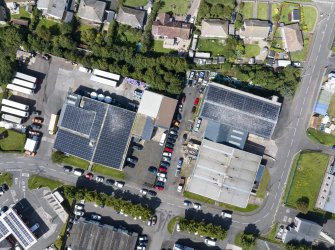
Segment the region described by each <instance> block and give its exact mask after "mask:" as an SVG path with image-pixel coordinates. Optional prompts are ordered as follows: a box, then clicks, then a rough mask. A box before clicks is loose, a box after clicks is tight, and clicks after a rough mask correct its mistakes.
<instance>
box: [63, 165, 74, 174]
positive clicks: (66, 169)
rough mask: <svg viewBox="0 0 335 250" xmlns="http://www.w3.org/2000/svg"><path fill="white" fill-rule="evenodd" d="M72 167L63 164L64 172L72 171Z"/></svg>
mask: <svg viewBox="0 0 335 250" xmlns="http://www.w3.org/2000/svg"><path fill="white" fill-rule="evenodd" d="M72 169H73V168H72V167H71V166H63V170H64V172H68V173H70V172H72Z"/></svg>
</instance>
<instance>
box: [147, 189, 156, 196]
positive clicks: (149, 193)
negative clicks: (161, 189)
mask: <svg viewBox="0 0 335 250" xmlns="http://www.w3.org/2000/svg"><path fill="white" fill-rule="evenodd" d="M148 195H149V196H152V197H155V196H156V195H157V193H156V192H155V191H153V190H148Z"/></svg>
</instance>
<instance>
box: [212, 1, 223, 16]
mask: <svg viewBox="0 0 335 250" xmlns="http://www.w3.org/2000/svg"><path fill="white" fill-rule="evenodd" d="M224 9H225V7H224V6H223V5H222V4H216V5H213V6H212V8H211V15H212V16H213V17H221V16H222V14H223V13H224Z"/></svg>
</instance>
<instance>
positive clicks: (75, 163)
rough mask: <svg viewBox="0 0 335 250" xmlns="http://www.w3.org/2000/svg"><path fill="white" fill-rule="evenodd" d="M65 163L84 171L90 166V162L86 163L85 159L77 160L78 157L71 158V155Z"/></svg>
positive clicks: (65, 159) (65, 158) (64, 160)
mask: <svg viewBox="0 0 335 250" xmlns="http://www.w3.org/2000/svg"><path fill="white" fill-rule="evenodd" d="M63 163H64V164H69V165H72V166H74V167H78V168H81V169H84V170H87V169H88V166H89V162H88V161H85V160H83V159H80V158H77V157H75V156H71V155H70V156H66V157H64V159H63Z"/></svg>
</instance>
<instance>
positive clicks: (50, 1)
mask: <svg viewBox="0 0 335 250" xmlns="http://www.w3.org/2000/svg"><path fill="white" fill-rule="evenodd" d="M67 6H68V0H38V1H37V9H39V10H42V14H43V15H45V16H46V17H49V18H53V19H56V20H63V18H64V17H65V15H66V9H67Z"/></svg>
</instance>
